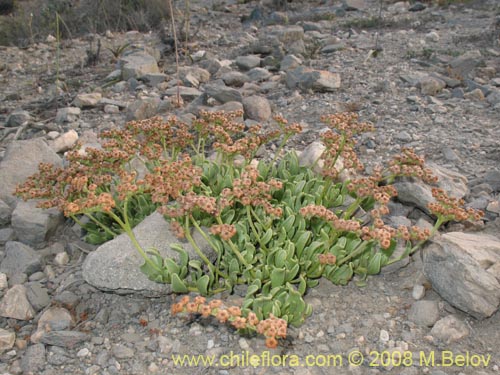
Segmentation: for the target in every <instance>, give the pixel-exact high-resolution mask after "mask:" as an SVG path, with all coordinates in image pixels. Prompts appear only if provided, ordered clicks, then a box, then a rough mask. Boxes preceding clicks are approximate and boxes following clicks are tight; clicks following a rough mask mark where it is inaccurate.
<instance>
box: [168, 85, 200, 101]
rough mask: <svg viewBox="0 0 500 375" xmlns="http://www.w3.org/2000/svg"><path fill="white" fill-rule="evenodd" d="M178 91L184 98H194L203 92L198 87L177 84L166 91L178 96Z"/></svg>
mask: <svg viewBox="0 0 500 375" xmlns="http://www.w3.org/2000/svg"><path fill="white" fill-rule="evenodd" d="M177 93H179V95H180V96H181V98H182V99H186V100H193V99H196V98H197V97H199V96H200V95H201V94H202V92H201V91H200V90H198V89H197V88H194V87H185V86H179V87H177V86H175V87H171V88H169V89H168V90H166V91H165V94H167V95H175V96H177Z"/></svg>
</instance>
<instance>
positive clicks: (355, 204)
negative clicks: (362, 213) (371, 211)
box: [344, 197, 365, 219]
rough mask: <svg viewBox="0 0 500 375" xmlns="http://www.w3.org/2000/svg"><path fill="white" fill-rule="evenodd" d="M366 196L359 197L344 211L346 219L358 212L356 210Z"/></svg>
mask: <svg viewBox="0 0 500 375" xmlns="http://www.w3.org/2000/svg"><path fill="white" fill-rule="evenodd" d="M364 199H365V198H364V197H361V198H360V197H357V198H356V200H355V201H354V202H352V203H351V204H350V205H349V207H347V209H346V210H345V211H344V219H350V218H351V217H352V215H353V214H354V213H355V212H356V210H357V209H358V208H359V206H360V205H361V202H363V200H364Z"/></svg>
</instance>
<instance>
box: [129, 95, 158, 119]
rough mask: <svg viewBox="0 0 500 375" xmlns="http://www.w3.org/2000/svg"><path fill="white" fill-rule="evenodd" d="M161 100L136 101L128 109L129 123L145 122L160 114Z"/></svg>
mask: <svg viewBox="0 0 500 375" xmlns="http://www.w3.org/2000/svg"><path fill="white" fill-rule="evenodd" d="M160 101H161V99H160V98H157V97H153V98H145V99H138V100H136V101H134V102H133V103H132V104H131V105H130V106H128V108H127V121H131V120H145V119H147V118H150V117H154V116H156V115H157V114H158V106H159V105H160Z"/></svg>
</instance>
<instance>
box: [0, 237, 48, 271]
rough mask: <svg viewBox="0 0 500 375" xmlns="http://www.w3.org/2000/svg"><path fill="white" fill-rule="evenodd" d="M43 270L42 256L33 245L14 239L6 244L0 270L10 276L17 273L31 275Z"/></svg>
mask: <svg viewBox="0 0 500 375" xmlns="http://www.w3.org/2000/svg"><path fill="white" fill-rule="evenodd" d="M41 270H42V257H41V256H40V254H38V253H37V252H36V251H35V250H33V249H32V248H31V247H29V246H27V245H25V244H22V243H21V242H14V241H9V242H7V243H6V244H5V257H4V258H3V260H2V263H0V272H3V273H5V274H6V275H7V276H9V277H10V276H12V275H14V274H16V273H25V274H26V275H28V276H29V275H31V274H33V273H35V272H38V271H41Z"/></svg>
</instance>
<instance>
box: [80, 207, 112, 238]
mask: <svg viewBox="0 0 500 375" xmlns="http://www.w3.org/2000/svg"><path fill="white" fill-rule="evenodd" d="M84 215H85V216H87V217H88V218H89V219H90V220H92V221H93V222H94V223H95V224H97V225H98V226H99V227H100V228H102V230H104V231H105V232H106V233H107V234H109V235H111V236H113V237H116V236H117V235H118V233H115V232H113V231H112V230H111V229H109V228H108V227H107V226H106V225H104V224H103V223H101V222H100V221H99V220H97V219H96V218H95V217H94V216H92V215H91V214H90V213H85V214H84ZM75 221H76V220H75ZM76 222H77V223H78V225H81V226H82V227H83V226H84V224H80V222H78V221H76Z"/></svg>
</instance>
